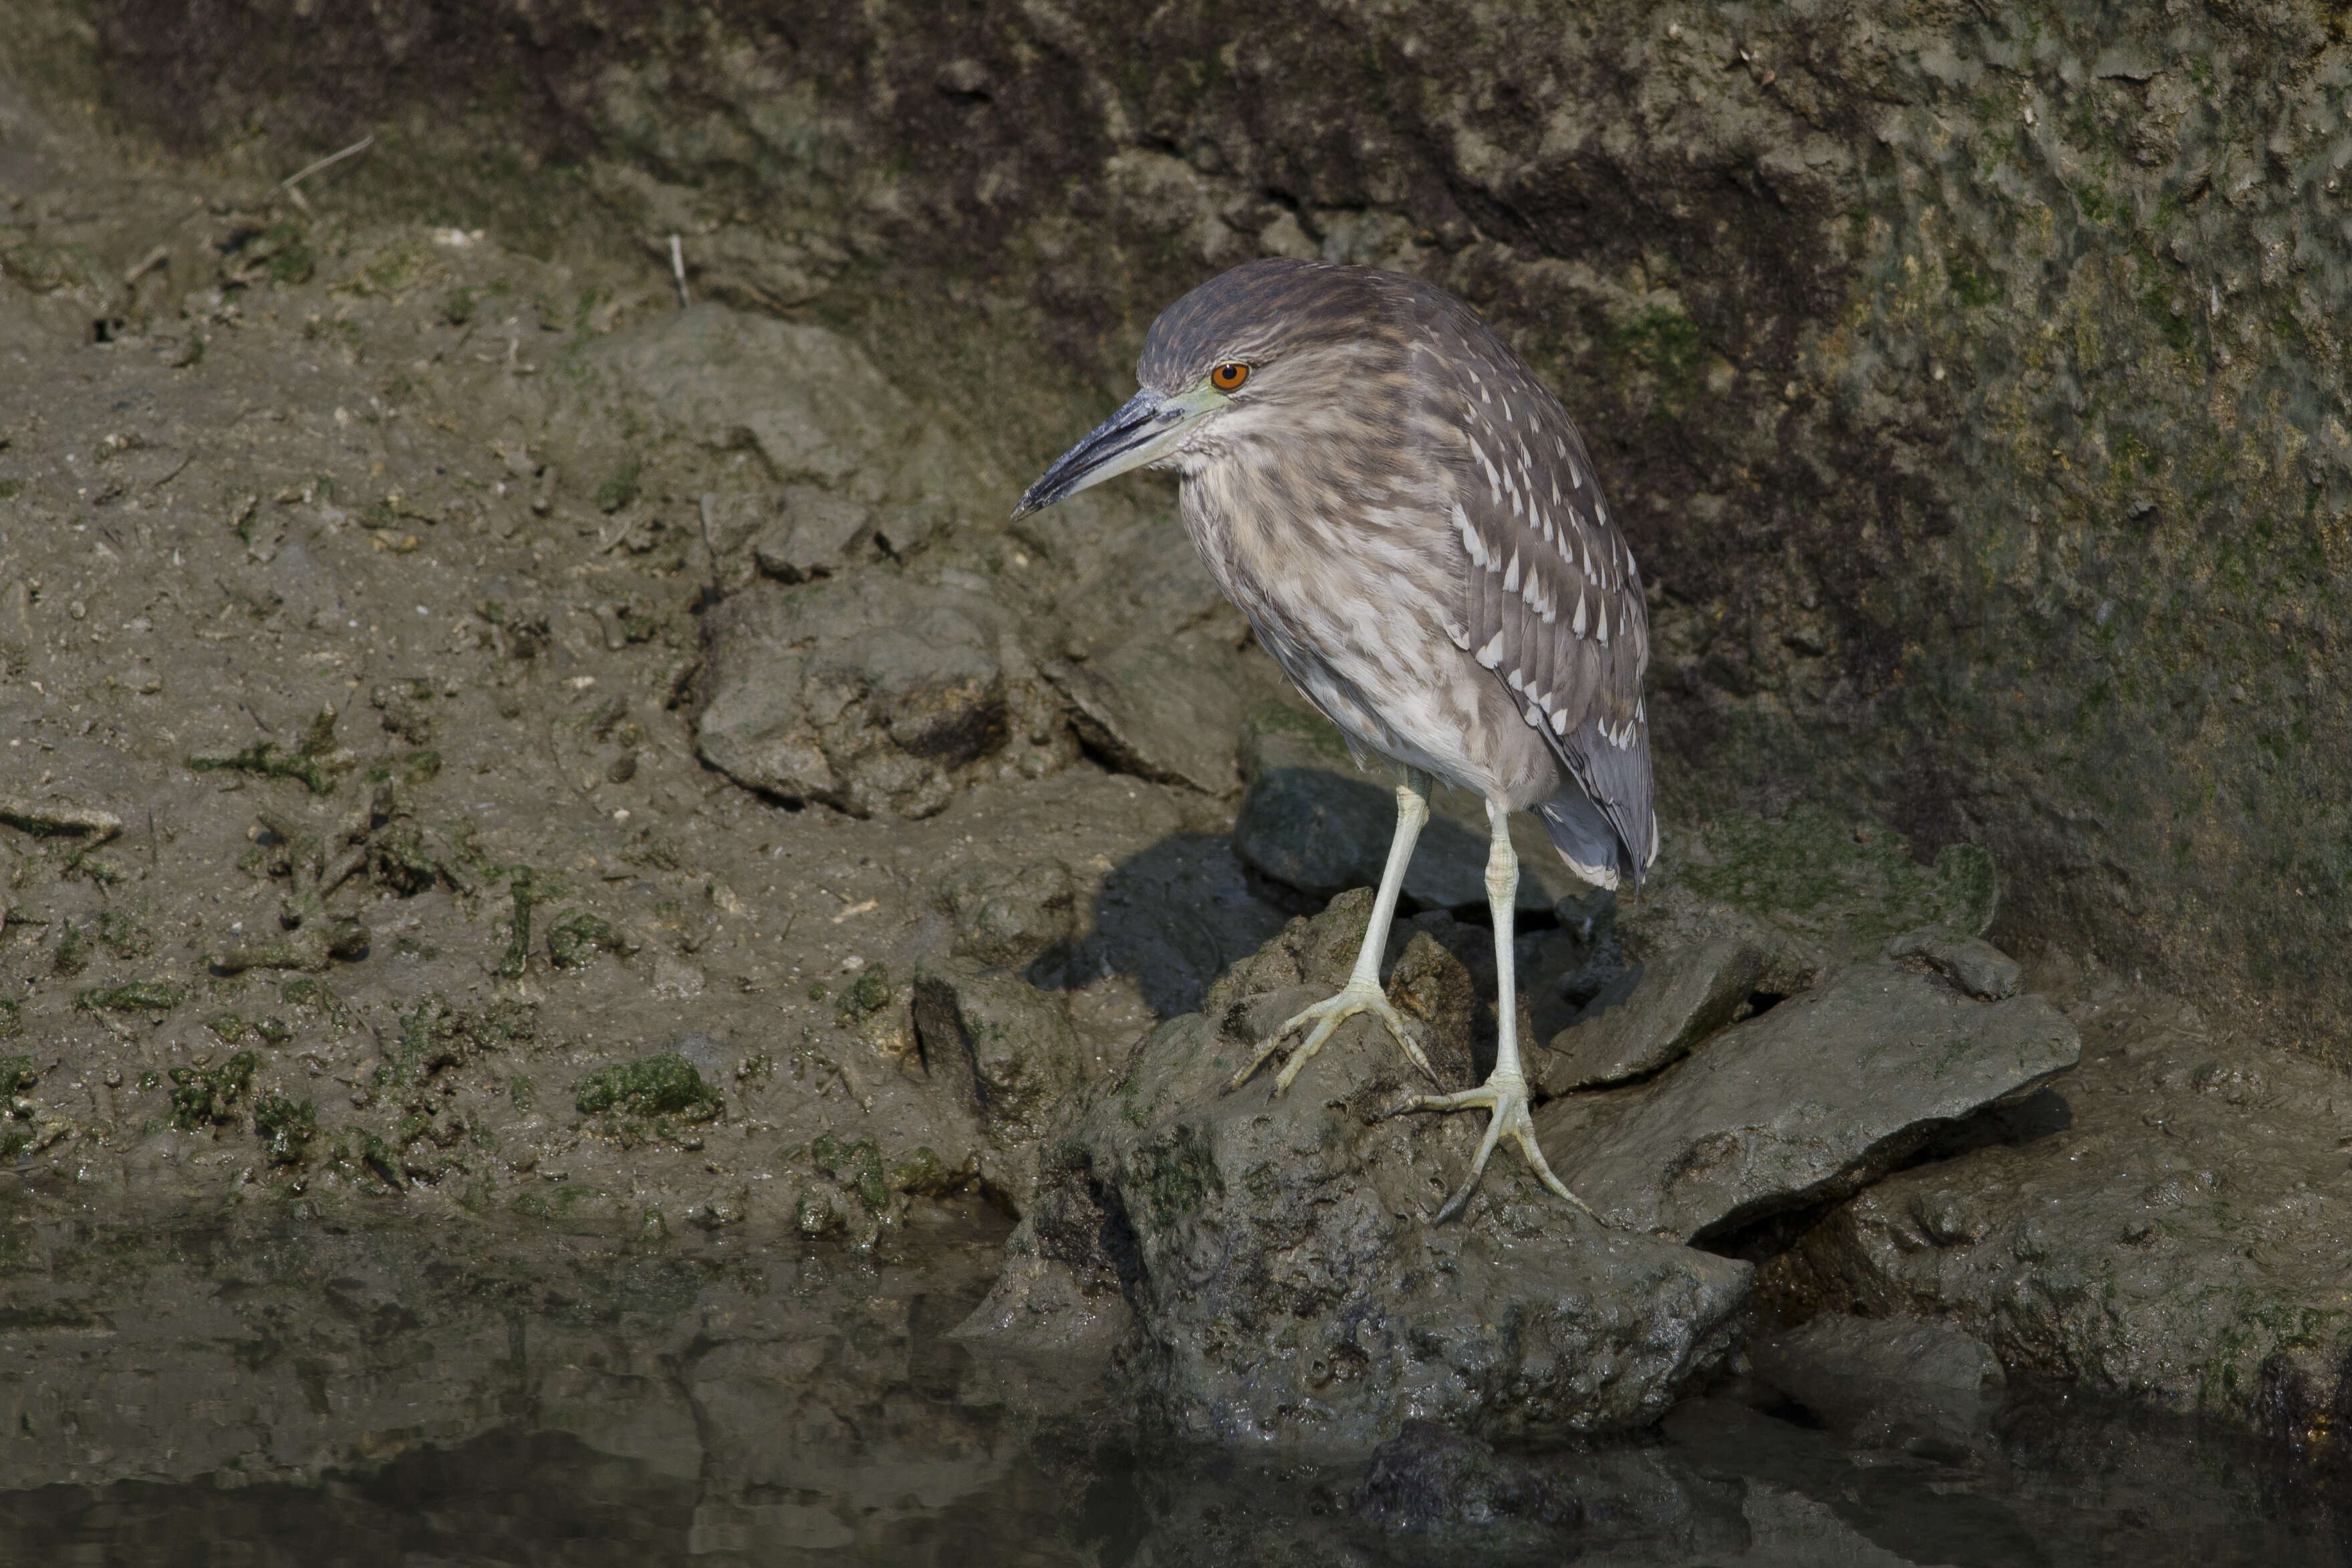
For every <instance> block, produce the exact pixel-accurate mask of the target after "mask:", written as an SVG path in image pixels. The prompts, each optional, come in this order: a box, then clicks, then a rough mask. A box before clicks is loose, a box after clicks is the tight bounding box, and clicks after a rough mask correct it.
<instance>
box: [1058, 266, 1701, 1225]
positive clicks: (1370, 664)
mask: <svg viewBox="0 0 2352 1568" xmlns="http://www.w3.org/2000/svg"><path fill="white" fill-rule="evenodd" d="M1136 379H1137V380H1138V381H1139V382H1140V383H1141V384H1142V390H1141V391H1139V392H1138V393H1137V394H1136V395H1134V396H1133V397H1132V398H1129V400H1128V402H1127V405H1125V406H1124V407H1122V408H1121V409H1119V411H1118V413H1116V414H1114V415H1112V416H1110V418H1109V419H1108V420H1106V421H1105V422H1104V423H1103V424H1102V425H1101V426H1099V427H1098V428H1097V429H1096V430H1095V431H1094V432H1093V433H1092V434H1091V435H1089V436H1087V437H1086V439H1084V440H1082V441H1080V442H1079V443H1078V444H1077V445H1076V446H1075V447H1071V448H1070V450H1069V451H1068V452H1066V453H1065V454H1064V455H1063V456H1062V457H1061V458H1059V459H1058V460H1057V461H1055V464H1054V466H1053V467H1052V468H1048V469H1046V470H1045V475H1044V476H1043V477H1042V478H1040V479H1038V480H1037V482H1036V483H1035V484H1034V485H1032V486H1031V487H1030V488H1029V490H1028V492H1027V493H1026V494H1025V495H1024V496H1023V497H1022V498H1021V504H1020V506H1019V508H1018V509H1016V510H1015V511H1014V514H1013V515H1014V516H1015V517H1021V516H1024V515H1026V514H1027V513H1029V512H1033V511H1035V510H1038V509H1039V508H1041V507H1046V506H1051V505H1053V504H1054V503H1055V501H1057V500H1062V499H1063V498H1065V497H1066V496H1070V495H1074V494H1076V492H1077V491H1079V490H1082V489H1086V488H1087V487H1088V486H1090V485H1096V484H1099V483H1101V482H1102V481H1103V480H1105V479H1109V478H1111V477H1112V476H1113V475H1115V474H1121V473H1125V472H1127V471H1128V470H1129V469H1130V468H1146V467H1150V468H1175V469H1176V470H1177V471H1178V473H1179V474H1181V476H1182V484H1181V490H1182V508H1183V515H1184V523H1185V526H1186V528H1187V529H1188V530H1190V531H1191V532H1192V542H1193V544H1194V545H1195V546H1197V547H1198V548H1199V550H1200V552H1201V559H1202V562H1203V563H1205V564H1206V565H1207V567H1208V569H1209V573H1210V574H1211V575H1212V576H1213V577H1214V578H1215V579H1216V581H1217V584H1218V586H1219V587H1221V588H1223V590H1224V591H1225V594H1226V595H1228V596H1229V597H1230V598H1232V600H1233V601H1234V604H1235V605H1239V606H1240V607H1241V609H1242V611H1243V613H1244V615H1246V616H1248V617H1249V619H1250V624H1251V625H1252V626H1255V627H1256V628H1257V635H1258V639H1259V640H1260V641H1261V642H1263V643H1264V644H1265V648H1266V651H1268V652H1269V653H1271V654H1272V655H1273V656H1274V657H1275V658H1276V660H1277V661H1279V662H1280V664H1281V665H1282V668H1283V669H1284V670H1285V671H1286V673H1287V674H1288V675H1289V677H1290V679H1292V680H1293V681H1294V682H1296V683H1297V686H1298V689H1299V690H1300V691H1302V692H1304V693H1305V694H1306V696H1307V700H1310V701H1311V702H1313V703H1314V704H1315V706H1316V707H1318V708H1319V709H1321V710H1322V711H1323V712H1324V713H1325V714H1326V715H1327V716H1328V717H1329V719H1330V720H1331V721H1332V722H1333V723H1335V724H1337V725H1339V728H1340V730H1341V731H1343V732H1345V733H1346V735H1347V736H1348V738H1349V743H1350V745H1351V746H1352V747H1355V748H1357V749H1358V754H1359V755H1361V754H1362V752H1364V751H1367V750H1369V751H1371V752H1378V753H1379V754H1380V755H1381V756H1383V757H1385V758H1387V759H1389V760H1390V761H1391V762H1392V763H1396V764H1397V765H1398V766H1399V768H1401V769H1402V783H1401V784H1399V785H1398V787H1397V825H1396V837H1395V838H1394V840H1393V841H1392V842H1391V844H1390V846H1389V857H1388V865H1387V868H1386V869H1385V870H1384V871H1383V872H1382V873H1381V886H1380V892H1379V895H1378V897H1377V899H1376V900H1375V901H1374V903H1373V906H1372V920H1371V927H1370V930H1369V931H1366V932H1365V935H1364V944H1363V948H1362V950H1361V951H1360V952H1358V954H1357V955H1356V963H1355V969H1354V973H1352V974H1351V975H1350V976H1349V981H1348V984H1347V985H1346V986H1345V987H1344V988H1343V989H1342V990H1341V991H1340V992H1339V994H1337V995H1335V996H1332V997H1330V998H1328V1000H1326V1001H1323V1002H1320V1003H1318V1004H1316V1005H1314V1006H1312V1007H1309V1008H1307V1010H1306V1011H1305V1012H1303V1013H1301V1014H1299V1015H1298V1016H1297V1017H1294V1018H1292V1019H1290V1020H1289V1021H1288V1022H1287V1023H1286V1024H1284V1025H1283V1026H1282V1027H1281V1028H1280V1029H1278V1030H1276V1032H1275V1033H1274V1034H1273V1036H1271V1037H1268V1038H1267V1039H1266V1040H1265V1042H1264V1043H1263V1044H1262V1046H1261V1047H1260V1048H1259V1050H1258V1053H1257V1057H1256V1058H1255V1060H1253V1061H1252V1062H1251V1063H1250V1064H1249V1066H1248V1067H1246V1068H1243V1069H1242V1071H1241V1072H1240V1073H1239V1074H1238V1075H1237V1076H1236V1077H1235V1078H1234V1087H1236V1088H1237V1087H1239V1086H1240V1085H1241V1084H1242V1083H1243V1082H1244V1081H1245V1080H1246V1079H1248V1078H1249V1076H1250V1075H1251V1074H1252V1073H1254V1072H1255V1071H1256V1070H1257V1068H1259V1067H1260V1066H1261V1065H1262V1064H1263V1063H1264V1062H1265V1060H1266V1058H1268V1057H1269V1056H1271V1055H1272V1054H1273V1053H1274V1052H1275V1050H1276V1048H1277V1047H1279V1045H1280V1043H1281V1042H1282V1041H1283V1040H1284V1039H1286V1038H1287V1037H1289V1036H1290V1035H1291V1034H1292V1033H1293V1032H1294V1031H1297V1030H1299V1029H1302V1028H1307V1027H1308V1026H1312V1030H1311V1032H1310V1033H1308V1034H1307V1037H1306V1039H1305V1040H1304V1042H1303V1043H1302V1044H1301V1045H1300V1047H1299V1048H1298V1049H1297V1051H1296V1052H1294V1053H1293V1054H1292V1056H1291V1057H1290V1059H1289V1060H1288V1061H1287V1062H1286V1064H1285V1065H1284V1067H1283V1068H1282V1072H1281V1075H1280V1077H1279V1078H1278V1079H1276V1093H1280V1092H1281V1091H1282V1090H1284V1089H1287V1088H1289V1087H1290V1083H1291V1080H1292V1079H1295V1078H1297V1076H1298V1072H1299V1069H1300V1068H1303V1067H1304V1066H1305V1065H1306V1064H1307V1059H1308V1058H1311V1057H1313V1056H1314V1055H1315V1053H1316V1052H1317V1051H1318V1050H1319V1049H1321V1048H1322V1046H1323V1043H1324V1041H1326V1040H1327V1039H1328V1038H1329V1037H1330V1036H1331V1032H1332V1031H1333V1030H1334V1029H1336V1028H1338V1027H1339V1025H1340V1024H1341V1023H1342V1022H1343V1021H1344V1020H1346V1019H1348V1018H1349V1017H1351V1016H1354V1015H1356V1014H1358V1013H1370V1014H1372V1015H1374V1016H1377V1017H1379V1018H1380V1019H1381V1021H1382V1022H1383V1023H1385V1024H1386V1025H1387V1026H1388V1029H1389V1032H1390V1033H1391V1035H1393V1036H1395V1037H1396V1040H1397V1043H1398V1044H1399V1045H1401V1046H1402V1047H1404V1052H1405V1055H1406V1056H1408V1057H1410V1058H1412V1061H1413V1063H1414V1064H1415V1065H1416V1066H1418V1067H1419V1068H1421V1069H1422V1070H1423V1072H1424V1073H1427V1072H1429V1070H1430V1069H1429V1063H1428V1061H1427V1060H1426V1058H1423V1055H1422V1052H1421V1049H1420V1047H1418V1046H1416V1045H1415V1044H1414V1043H1413V1039H1412V1036H1411V1035H1410V1034H1409V1033H1408V1032H1407V1031H1406V1029H1405V1027H1404V1020H1403V1019H1402V1018H1401V1017H1400V1016H1398V1015H1397V1013H1396V1010H1395V1009H1394V1008H1392V1007H1391V1006H1390V1005H1389V1003H1388V999H1387V997H1386V995H1385V994H1383V992H1382V990H1381V980H1380V964H1381V952H1382V950H1383V949H1384V948H1385V947H1386V945H1387V942H1388V931H1389V923H1390V921H1391V918H1392V917H1393V916H1394V914H1395V912H1396V902H1397V893H1398V889H1400V887H1401V886H1402V883H1403V881H1404V873H1405V867H1406V864H1407V863H1408V862H1409V861H1410V860H1411V859H1412V847H1413V841H1414V839H1415V838H1416V837H1418V836H1419V834H1420V832H1421V827H1422V825H1423V823H1424V822H1426V821H1427V820H1428V818H1429V792H1430V787H1431V784H1433V782H1434V783H1438V784H1451V785H1453V786H1454V787H1455V788H1457V789H1466V790H1472V791H1475V792H1476V793H1477V794H1478V795H1481V796H1482V797H1484V799H1485V800H1486V816H1487V820H1488V823H1489V825H1490V827H1491V833H1492V839H1493V847H1492V850H1491V852H1490V854H1489V856H1488V858H1487V861H1486V897H1487V903H1488V907H1489V908H1490V909H1491V910H1493V912H1494V921H1495V971H1496V983H1497V985H1498V988H1499V990H1500V993H1501V994H1500V997H1499V999H1498V1001H1497V1005H1496V1023H1497V1031H1496V1032H1497V1036H1498V1037H1497V1039H1496V1054H1495V1070H1494V1072H1493V1074H1492V1075H1491V1076H1490V1077H1489V1078H1488V1079H1486V1082H1485V1083H1484V1084H1482V1085H1481V1086H1479V1087H1478V1088H1476V1089H1469V1090H1466V1091H1465V1092H1463V1093H1459V1094H1429V1095H1423V1096H1420V1097H1419V1098H1417V1099H1416V1100H1413V1101H1412V1102H1411V1103H1410V1104H1408V1105H1407V1106H1405V1107H1404V1108H1403V1109H1405V1110H1470V1109H1473V1108H1476V1109H1483V1110H1486V1112H1487V1113H1488V1121H1487V1123H1486V1138H1485V1140H1484V1141H1483V1142H1481V1143H1480V1145H1479V1148H1478V1154H1477V1158H1476V1160H1475V1162H1474V1163H1473V1164H1472V1166H1471V1169H1470V1173H1469V1176H1468V1178H1467V1180H1465V1182H1464V1183H1463V1184H1462V1187H1461V1189H1460V1190H1459V1191H1457V1192H1456V1193H1455V1194H1454V1196H1453V1197H1452V1198H1451V1199H1449V1200H1448V1201H1447V1203H1446V1205H1445V1207H1444V1209H1442V1210H1440V1211H1439V1215H1438V1217H1439V1218H1440V1219H1441V1220H1443V1219H1445V1218H1448V1217H1450V1216H1451V1215H1454V1214H1456V1213H1458V1212H1460V1210H1461V1208H1462V1206H1463V1205H1464V1204H1465V1203H1466V1202H1467V1201H1468V1200H1469V1196H1470V1194H1471V1192H1472V1191H1473V1190H1474V1189H1475V1187H1476V1185H1477V1182H1478V1177H1479V1173H1481V1172H1482V1171H1484V1170H1485V1169H1486V1161H1487V1158H1488V1157H1489V1156H1490V1155H1491V1154H1493V1152H1494V1151H1495V1146H1496V1143H1497V1142H1499V1141H1500V1140H1502V1139H1504V1138H1506V1137H1507V1138H1509V1139H1511V1140H1512V1141H1513V1142H1516V1143H1517V1145H1518V1146H1519V1149H1520V1151H1521V1152H1523V1153H1525V1154H1526V1156H1527V1158H1528V1163H1530V1164H1532V1165H1533V1166H1534V1167H1535V1170H1536V1173H1538V1175H1539V1176H1541V1177H1542V1179H1543V1182H1544V1184H1545V1185H1546V1186H1548V1187H1549V1188H1550V1189H1551V1190H1552V1191H1553V1192H1555V1193H1557V1194H1559V1195H1560V1196H1561V1197H1563V1198H1566V1199H1568V1201H1569V1202H1570V1203H1573V1204H1576V1205H1577V1206H1578V1207H1580V1208H1582V1207H1583V1206H1584V1205H1583V1204H1582V1203H1581V1202H1580V1200H1579V1199H1578V1198H1577V1197H1576V1195H1575V1194H1572V1193H1570V1191H1569V1190H1568V1188H1567V1186H1566V1185H1565V1184H1562V1183H1561V1181H1560V1180H1559V1177H1558V1176H1556V1175H1554V1174H1553V1173H1552V1171H1551V1167H1550V1166H1549V1164H1548V1163H1546V1162H1545V1160H1544V1156H1543V1151H1542V1150H1541V1149H1539V1148H1538V1147H1537V1144H1536V1138H1535V1128H1534V1123H1533V1122H1532V1121H1531V1120H1530V1119H1529V1116H1528V1081H1527V1077H1526V1074H1525V1073H1524V1071H1523V1070H1522V1069H1521V1067H1520V1063H1519V1042H1518V1030H1517V1019H1518V1007H1517V989H1516V978H1515V976H1514V973H1513V963H1512V951H1511V910H1512V901H1513V898H1514V895H1515V894H1516V892H1517V887H1518V874H1519V872H1518V860H1517V857H1516V856H1515V855H1514V854H1513V853H1512V850H1511V839H1510V834H1509V831H1508V827H1509V821H1510V814H1511V813H1512V812H1514V811H1524V810H1532V811H1534V812H1536V813H1537V814H1538V816H1540V817H1541V818H1542V820H1543V824H1544V826H1545V828H1546V829H1547V830H1548V831H1549V834H1550V836H1551V840H1552V843H1553V844H1554V845H1555V846H1557V847H1559V853H1560V855H1561V857H1562V858H1564V859H1566V860H1567V862H1568V864H1569V865H1570V867H1571V868H1574V869H1575V870H1576V872H1577V874H1578V875H1580V876H1581V877H1583V878H1584V879H1587V880H1588V881H1591V882H1595V883H1598V884H1599V885H1601V886H1602V887H1606V888H1613V887H1616V886H1617V885H1618V884H1619V883H1620V882H1621V881H1623V880H1626V879H1631V880H1633V882H1634V883H1635V884H1637V885H1638V884H1639V882H1640V880H1641V877H1642V872H1643V868H1645V867H1647V866H1648V865H1649V864H1650V862H1651V861H1652V860H1653V859H1654V858H1655V857H1656V855H1657V849H1658V832H1657V825H1656V821H1655V819H1654V816H1652V814H1651V804H1650V743H1649V724H1648V720H1647V718H1646V717H1645V715H1644V714H1643V709H1642V676H1643V670H1644V669H1645V668H1646V667H1647V665H1648V663H1649V622H1648V617H1647V615H1646V614H1645V612H1644V609H1643V603H1642V579H1641V574H1640V572H1639V571H1638V570H1637V569H1636V568H1635V567H1634V564H1633V552H1632V551H1631V550H1630V549H1628V548H1627V546H1626V543H1625V536H1624V533H1623V531H1622V529H1620V528H1619V526H1618V525H1617V523H1616V522H1615V521H1612V519H1611V517H1610V514H1609V506H1608V503H1607V502H1606V501H1605V500H1602V499H1601V483H1600V479H1599V478H1598V477H1597V476H1596V475H1595V473H1594V472H1593V467H1592V459H1591V457H1590V456H1589V455H1588V454H1587V453H1586V451H1585V447H1584V442H1583V440H1582V439H1581V438H1580V437H1579V436H1578V434H1577V429H1576V426H1575V424H1574V423H1573V422H1572V421H1571V420H1570V418H1569V416H1568V415H1567V412H1566V411H1565V410H1564V409H1562V408H1561V407H1560V405H1559V399H1558V398H1556V397H1554V396H1553V395H1551V392H1550V391H1549V389H1548V388H1547V387H1545V386H1544V384H1542V383H1541V382H1540V381H1538V380H1537V379H1536V375H1535V373H1534V372H1533V371H1532V370H1530V369H1529V368H1528V364H1527V363H1526V362H1525V361H1524V360H1522V359H1521V358H1520V357H1519V356H1518V355H1517V353H1513V352H1512V350H1511V349H1510V347H1509V346H1508V345H1507V344H1506V343H1505V342H1503V341H1502V340H1501V339H1500V338H1498V337H1496V335H1495V334H1494V333H1493V332H1492V331H1489V330H1488V329H1487V327H1486V323H1485V322H1484V321H1480V320H1479V319H1478V317H1477V315H1476V313H1475V311H1473V310H1471V309H1470V308H1469V307H1468V306H1466V305H1465V304H1463V303H1462V302H1461V301H1460V300H1456V299H1454V297H1453V296H1452V295H1450V294H1447V293H1445V292H1444V291H1443V290H1441V289H1434V288H1432V287H1430V286H1429V285H1428V284H1425V283H1421V282H1418V281H1415V280H1414V279H1411V278H1407V277H1403V276H1402V275H1400V274H1397V273H1392V272H1382V271H1380V270H1377V269H1375V268H1368V267H1335V266H1328V265H1325V264H1322V263H1318V262H1304V261H1289V260H1266V261H1254V262H1250V263H1248V264H1246V265H1244V266H1241V267H1236V268H1234V269H1233V270H1232V271H1230V272H1227V273H1225V274H1223V276H1221V277H1218V278H1215V279H1211V280H1210V281H1208V282H1206V283H1203V284H1202V285H1201V286H1200V287H1199V288H1197V289H1193V290H1192V292H1191V293H1189V294H1187V295H1185V296H1184V297H1183V298H1182V299H1181V300H1177V301H1176V303H1175V304H1173V305H1171V306H1170V307H1169V308H1168V310H1166V311H1164V312H1163V313H1162V314H1161V315H1160V319H1159V320H1158V321H1155V322H1153V323H1152V327H1151V332H1150V337H1149V338H1148V339H1147V340H1146V342H1145V343H1144V348H1143V357H1142V360H1141V361H1140V362H1139V363H1138V364H1137V366H1136Z"/></svg>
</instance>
